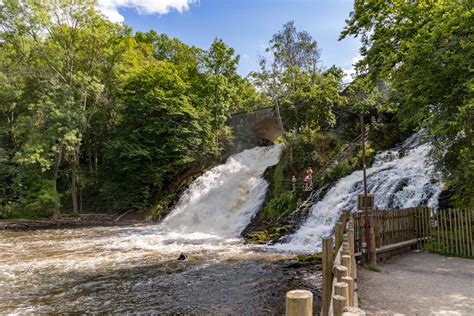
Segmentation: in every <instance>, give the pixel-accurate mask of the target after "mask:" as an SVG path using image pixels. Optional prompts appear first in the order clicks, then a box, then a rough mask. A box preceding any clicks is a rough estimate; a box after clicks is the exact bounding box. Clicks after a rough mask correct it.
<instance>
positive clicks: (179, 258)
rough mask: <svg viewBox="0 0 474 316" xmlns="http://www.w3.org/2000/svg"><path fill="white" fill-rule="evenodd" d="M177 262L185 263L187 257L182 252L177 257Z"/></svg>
mask: <svg viewBox="0 0 474 316" xmlns="http://www.w3.org/2000/svg"><path fill="white" fill-rule="evenodd" d="M178 260H179V261H186V260H188V256H187V255H186V254H185V253H184V252H182V253H181V254H180V255H179V257H178Z"/></svg>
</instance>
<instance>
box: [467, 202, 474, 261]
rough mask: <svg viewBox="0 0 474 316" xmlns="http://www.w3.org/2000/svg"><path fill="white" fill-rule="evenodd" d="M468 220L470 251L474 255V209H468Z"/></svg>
mask: <svg viewBox="0 0 474 316" xmlns="http://www.w3.org/2000/svg"><path fill="white" fill-rule="evenodd" d="M467 215H468V220H467V231H468V234H469V244H470V247H469V248H470V253H469V256H471V257H472V256H474V240H473V236H472V219H473V217H474V210H467Z"/></svg>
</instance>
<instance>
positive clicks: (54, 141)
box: [0, 0, 123, 215]
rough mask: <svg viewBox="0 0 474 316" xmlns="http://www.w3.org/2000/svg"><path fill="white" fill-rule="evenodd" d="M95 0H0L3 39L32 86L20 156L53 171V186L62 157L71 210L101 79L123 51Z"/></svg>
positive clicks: (102, 98) (101, 99)
mask: <svg viewBox="0 0 474 316" xmlns="http://www.w3.org/2000/svg"><path fill="white" fill-rule="evenodd" d="M94 5H95V1H91V0H81V1H69V0H61V1H53V0H51V1H43V2H41V4H38V3H37V2H36V1H31V0H24V1H14V0H6V1H4V2H3V4H1V7H0V18H1V20H2V27H1V30H2V32H1V38H2V41H4V43H3V44H4V45H9V46H10V47H12V49H13V50H14V52H15V54H17V55H18V56H22V58H21V59H20V60H19V61H20V62H21V63H22V65H21V66H22V69H23V70H24V71H25V76H28V77H29V78H30V80H31V84H34V85H35V89H34V94H35V96H34V98H33V100H32V104H31V109H32V113H31V114H32V116H31V117H32V118H33V120H34V122H35V123H36V124H35V125H33V127H34V128H35V131H33V130H32V131H29V133H28V137H27V138H28V139H27V140H25V143H24V144H23V150H22V151H21V152H22V154H20V157H19V161H21V162H23V163H30V164H36V163H40V164H41V163H42V168H43V169H44V170H43V171H45V172H46V171H50V170H52V175H51V179H52V182H53V188H54V190H55V191H56V190H57V184H56V183H57V179H58V173H59V168H60V166H61V164H62V162H67V164H68V167H69V176H70V192H71V196H72V205H73V211H74V212H75V213H77V212H78V181H77V179H78V171H79V163H80V162H79V160H80V155H81V146H82V144H83V142H84V139H85V138H86V137H87V133H88V129H89V126H90V123H91V120H92V118H93V117H94V114H95V113H96V112H97V110H98V109H99V108H100V107H101V106H102V105H103V104H105V103H107V95H106V89H105V86H106V85H107V84H108V83H109V81H110V80H111V79H112V77H113V68H114V66H115V65H116V63H117V62H118V60H119V59H120V55H121V53H122V51H123V48H122V47H121V46H120V42H121V40H122V35H121V31H122V27H120V26H118V25H114V24H112V23H110V22H108V21H107V20H105V19H104V18H103V17H102V16H101V15H100V14H99V13H97V12H96V11H95V9H94ZM35 116H36V118H34V117H35ZM33 135H38V137H33ZM45 135H46V136H45ZM33 153H36V155H35V154H33ZM35 157H38V158H35ZM55 214H56V215H58V214H59V203H58V204H57V207H56V210H55Z"/></svg>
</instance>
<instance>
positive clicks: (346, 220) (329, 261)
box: [321, 213, 358, 316]
mask: <svg viewBox="0 0 474 316" xmlns="http://www.w3.org/2000/svg"><path fill="white" fill-rule="evenodd" d="M354 228H355V227H354V218H353V217H352V215H349V214H348V213H344V214H343V215H342V216H341V221H339V222H338V223H337V224H336V232H335V233H336V236H335V247H333V238H332V237H326V238H323V304H322V310H321V315H323V316H327V315H336V316H340V315H342V314H343V313H344V312H345V311H351V310H352V309H357V307H358V299H357V266H356V261H355V244H354V232H355V229H354Z"/></svg>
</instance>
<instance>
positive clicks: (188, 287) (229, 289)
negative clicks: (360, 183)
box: [0, 226, 293, 315]
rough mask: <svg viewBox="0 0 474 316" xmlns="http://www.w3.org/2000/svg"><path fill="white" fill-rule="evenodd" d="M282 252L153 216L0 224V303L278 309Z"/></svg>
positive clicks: (20, 309) (14, 309)
mask: <svg viewBox="0 0 474 316" xmlns="http://www.w3.org/2000/svg"><path fill="white" fill-rule="evenodd" d="M178 241H179V242H178ZM182 251H183V252H186V253H187V254H188V255H189V260H188V261H177V260H176V259H177V257H178V256H179V254H180V252H182ZM285 259H288V257H287V256H286V255H284V254H273V253H268V252H263V251H261V249H260V248H259V247H250V246H246V245H243V244H242V242H241V241H240V240H239V239H232V238H227V239H225V238H220V237H218V236H214V235H208V234H202V233H194V234H187V235H183V234H178V233H172V232H168V233H163V232H160V231H159V230H158V227H153V226H142V227H105V228H104V227H100V228H87V229H65V230H38V231H28V232H13V231H4V232H1V233H0V313H32V312H33V313H36V312H41V313H92V312H106V313H124V312H150V313H187V314H188V313H194V314H196V313H197V314H219V315H222V314H236V315H237V314H239V315H244V314H247V315H249V314H251V315H255V314H279V313H281V312H282V308H283V306H284V293H285V291H286V289H287V287H288V286H289V282H291V279H292V278H293V276H292V275H291V274H288V273H287V272H286V271H285V269H284V268H283V260H285Z"/></svg>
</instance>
